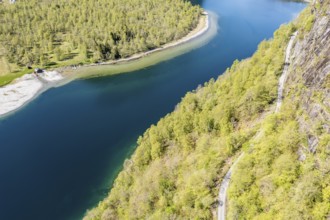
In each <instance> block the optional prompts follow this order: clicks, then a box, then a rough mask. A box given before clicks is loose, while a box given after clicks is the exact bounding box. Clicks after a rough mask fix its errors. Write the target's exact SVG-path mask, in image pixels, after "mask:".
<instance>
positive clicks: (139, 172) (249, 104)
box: [85, 7, 330, 219]
mask: <svg viewBox="0 0 330 220" xmlns="http://www.w3.org/2000/svg"><path fill="white" fill-rule="evenodd" d="M311 11H312V10H311V8H310V7H308V8H307V9H306V10H305V12H304V13H303V14H302V15H301V16H300V18H299V19H298V20H296V21H295V22H293V23H290V24H288V25H283V26H281V27H280V28H279V30H277V31H276V32H275V33H274V37H273V39H271V40H269V41H263V42H262V43H261V44H260V45H259V47H258V50H257V51H256V53H255V54H254V55H253V56H252V57H251V58H249V59H247V60H243V61H235V62H234V64H233V65H232V67H230V68H229V69H228V70H227V71H226V72H225V73H224V74H223V75H221V76H220V77H219V78H218V79H217V80H214V79H212V80H210V81H209V82H208V83H205V85H203V86H200V87H198V88H197V89H196V90H195V91H193V92H189V93H188V94H187V95H186V96H185V97H184V98H183V99H182V101H181V102H180V103H179V104H178V105H177V107H176V109H175V111H174V112H172V113H170V114H168V115H167V116H165V117H164V118H163V119H161V120H160V121H159V122H158V123H157V124H156V125H152V126H151V127H150V128H149V129H148V130H147V131H146V132H145V133H144V134H143V135H142V136H141V137H140V138H139V139H138V141H137V149H136V151H135V153H134V154H133V155H132V157H131V158H130V159H127V160H126V161H125V164H124V168H123V170H122V171H121V172H120V173H119V175H118V177H117V179H116V180H115V182H114V185H113V187H112V189H111V191H110V193H109V195H108V196H107V197H106V198H105V199H104V200H103V201H101V202H100V203H99V204H98V206H97V207H95V208H94V209H92V210H89V211H88V212H87V213H86V216H85V219H214V218H215V210H216V207H217V204H218V201H217V195H218V193H219V184H220V182H221V180H222V178H223V176H224V175H225V174H226V172H227V170H228V169H229V166H230V164H231V163H232V161H234V160H235V158H237V156H238V155H239V154H240V153H241V152H242V151H245V152H246V154H248V156H246V157H245V158H244V159H242V160H243V161H242V164H241V165H240V166H239V167H238V171H237V173H236V174H235V175H234V176H233V180H232V181H233V184H232V186H231V187H230V190H229V191H230V192H229V203H230V205H229V207H230V208H229V213H228V217H229V218H230V219H254V218H256V219H325V217H326V215H327V213H329V211H330V210H329V207H330V200H329V199H330V197H329V195H330V194H329V192H330V191H329V189H330V188H329V187H330V185H329V182H330V179H329V175H328V176H326V175H324V174H322V173H321V172H319V171H317V170H315V169H313V164H314V163H315V161H314V160H315V159H313V156H311V157H310V158H309V159H308V160H306V162H305V164H303V165H301V164H300V162H299V161H298V160H297V156H296V155H295V154H294V151H295V150H297V146H299V145H300V144H303V143H304V140H305V137H304V135H303V134H300V133H299V126H298V124H297V122H296V116H297V115H299V114H300V113H301V110H300V109H299V101H300V97H299V95H298V94H299V92H298V91H299V89H300V88H301V87H302V85H300V84H297V88H296V89H293V90H294V91H296V92H298V93H296V94H295V96H294V97H295V99H294V102H292V100H287V101H286V103H288V104H287V105H286V106H287V107H285V108H283V110H282V111H281V113H280V114H276V115H274V114H271V113H272V112H273V110H274V103H275V101H276V97H277V84H278V79H279V76H280V75H281V73H282V69H283V66H284V54H285V49H286V46H287V43H288V41H289V38H290V36H291V34H292V33H293V32H294V31H296V30H299V32H300V33H301V34H300V38H302V37H303V35H304V34H306V33H307V32H308V31H310V26H312V25H313V19H311V18H312V17H313V15H312V13H311ZM260 129H262V130H263V131H264V135H263V136H261V138H260V140H259V141H258V142H256V141H255V136H256V135H257V134H258V131H259V130H260ZM329 138H330V136H329V135H326V134H324V135H323V136H322V139H321V143H320V151H321V152H320V154H318V156H317V157H319V158H327V155H329V151H327V150H326V146H327V144H329V141H330V139H329ZM321 161H323V162H322V166H323V167H324V169H323V170H326V169H328V170H329V166H327V164H326V162H325V161H326V160H325V159H323V160H320V162H321ZM320 166H321V165H320ZM268 186H269V187H272V188H269V187H268ZM262 193H263V194H262ZM289 198H290V203H289V205H287V204H288V203H287V202H288V199H289ZM293 209H295V210H296V211H295V212H292V210H293Z"/></svg>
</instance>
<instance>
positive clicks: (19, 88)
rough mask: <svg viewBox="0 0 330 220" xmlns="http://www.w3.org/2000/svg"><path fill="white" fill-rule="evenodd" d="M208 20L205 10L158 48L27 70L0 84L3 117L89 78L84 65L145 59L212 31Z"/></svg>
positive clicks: (93, 66)
mask: <svg viewBox="0 0 330 220" xmlns="http://www.w3.org/2000/svg"><path fill="white" fill-rule="evenodd" d="M209 22H210V18H209V14H208V13H207V12H203V13H202V14H201V16H200V18H199V22H198V24H197V26H196V27H195V28H194V29H193V30H192V31H190V32H189V33H188V34H187V35H186V36H184V37H182V38H180V39H178V40H175V41H172V42H169V43H166V44H164V45H162V46H161V47H159V48H156V49H153V50H149V51H146V52H142V53H138V54H134V55H132V56H130V57H128V58H123V59H118V60H112V61H107V62H100V63H94V64H85V65H79V66H77V65H70V66H64V67H58V68H55V69H53V70H44V71H43V73H41V74H34V73H26V74H24V75H23V76H21V77H19V78H16V79H14V80H13V81H12V82H11V83H9V84H7V85H4V86H1V87H0V106H1V110H0V118H1V117H5V116H8V115H9V114H11V113H13V112H14V111H17V110H18V109H20V108H22V107H23V106H25V105H26V104H27V103H29V102H30V101H32V100H33V99H34V98H36V97H37V96H38V95H39V94H41V93H42V92H44V91H46V90H47V89H49V88H52V87H58V86H62V85H65V84H67V83H69V82H71V81H72V80H75V79H78V78H83V77H86V75H84V74H79V71H80V70H81V69H83V68H85V67H91V68H95V67H98V66H115V65H119V64H121V65H128V64H130V63H131V62H132V61H137V60H142V58H144V57H148V56H149V55H151V54H155V53H157V52H161V51H165V50H167V49H170V48H173V47H176V46H179V45H182V44H185V43H188V42H191V41H193V40H195V39H197V38H198V37H200V36H202V35H204V34H205V33H206V32H207V31H208V30H209V27H210V24H209ZM147 65H148V64H147ZM147 65H146V66H147ZM140 68H142V67H140ZM30 71H31V70H30ZM92 75H93V76H95V75H96V74H93V73H90V72H89V74H87V76H92Z"/></svg>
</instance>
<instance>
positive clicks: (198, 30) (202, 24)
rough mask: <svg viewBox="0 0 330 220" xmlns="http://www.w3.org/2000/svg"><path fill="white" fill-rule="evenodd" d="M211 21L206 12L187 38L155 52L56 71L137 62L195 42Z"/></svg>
mask: <svg viewBox="0 0 330 220" xmlns="http://www.w3.org/2000/svg"><path fill="white" fill-rule="evenodd" d="M209 20H210V19H209V14H208V12H206V11H205V12H203V14H202V15H201V18H200V20H199V23H198V25H197V27H196V28H195V29H194V30H192V31H190V32H189V33H188V34H187V35H186V36H184V37H183V38H181V39H179V40H176V41H174V42H169V43H166V44H164V45H162V46H160V47H159V48H156V49H153V50H149V51H146V52H141V53H137V54H134V55H132V56H130V57H127V58H121V59H118V60H111V61H105V62H100V63H92V64H84V65H80V66H76V67H71V66H66V67H59V68H57V69H56V70H57V71H59V72H61V73H64V75H66V73H65V71H66V70H67V69H73V68H74V69H77V68H80V67H93V66H102V65H114V64H121V63H126V62H130V61H135V60H138V59H141V58H143V57H145V56H148V55H150V54H153V53H156V52H160V51H163V50H166V49H169V48H172V47H175V46H178V45H180V44H183V43H187V42H189V41H191V40H194V39H195V38H197V37H199V36H201V35H203V34H204V33H205V32H206V31H207V30H208V29H209V26H210V24H209V22H210V21H209Z"/></svg>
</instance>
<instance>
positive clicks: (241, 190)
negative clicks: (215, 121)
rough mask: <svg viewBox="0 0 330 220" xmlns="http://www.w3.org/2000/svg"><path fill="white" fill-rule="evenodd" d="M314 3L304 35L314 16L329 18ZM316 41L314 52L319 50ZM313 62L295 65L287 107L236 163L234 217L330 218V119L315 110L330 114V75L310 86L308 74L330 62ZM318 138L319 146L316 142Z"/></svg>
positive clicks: (302, 22)
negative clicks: (329, 93)
mask: <svg viewBox="0 0 330 220" xmlns="http://www.w3.org/2000/svg"><path fill="white" fill-rule="evenodd" d="M318 4H319V3H317V4H316V7H318V6H319V5H318ZM322 4H323V6H322V7H324V8H325V9H324V8H323V9H322V8H320V9H319V10H325V11H329V8H330V7H329V5H330V4H329V1H327V2H326V1H323V3H322ZM311 7H314V6H310V7H308V8H307V9H306V10H305V11H304V12H303V13H302V14H301V16H300V17H299V18H298V20H297V21H296V23H295V29H297V30H298V31H299V33H300V34H301V36H302V38H304V37H306V35H307V34H308V32H309V31H311V30H315V29H312V26H313V24H314V19H320V20H321V19H322V18H323V17H322V16H325V15H324V14H322V13H319V11H317V12H315V13H314V15H312V14H311V12H312V10H311ZM314 10H315V9H314ZM318 31H319V33H318V34H319V35H320V36H321V34H320V33H322V32H321V31H320V30H318ZM313 34H314V35H312V36H315V35H316V36H318V34H317V33H313ZM307 37H308V36H307ZM320 41H322V43H324V45H323V46H328V45H327V44H328V42H327V39H326V38H321V37H320V38H319V39H318V42H316V43H314V45H317V44H318V43H320ZM314 45H312V46H310V47H308V52H311V51H313V50H315V47H317V46H314ZM326 48H328V49H327V50H328V51H329V47H326ZM304 52H305V51H303V52H302V53H304ZM310 60H312V59H309V58H306V60H305V63H304V64H303V65H301V68H302V70H298V71H297V70H295V71H294V70H293V69H294V68H295V66H291V68H292V69H290V71H291V72H290V74H291V79H288V80H287V82H286V85H285V86H286V88H287V94H286V95H285V99H284V102H283V104H282V107H281V111H280V112H279V113H278V114H272V115H269V116H268V117H267V118H266V119H265V120H264V121H263V122H262V124H261V129H260V131H263V133H262V135H261V136H260V137H259V138H254V139H251V140H250V141H249V142H248V143H247V145H248V147H247V148H248V149H249V150H248V152H247V153H246V154H245V156H244V158H243V159H242V160H240V162H239V163H238V164H237V166H236V167H235V171H234V172H233V176H232V182H231V185H230V188H229V204H228V207H229V210H228V218H229V219H260V220H264V219H283V220H286V219H293V220H300V219H316V220H319V219H320V220H321V219H324V220H325V219H329V217H330V163H329V162H330V161H329V156H330V134H329V131H327V130H326V129H325V127H326V126H325V125H327V124H329V121H327V119H326V117H322V116H320V115H322V114H315V113H311V111H312V110H311V109H313V108H314V109H313V110H314V111H317V108H316V107H318V106H320V109H321V108H322V110H318V112H327V113H324V114H329V113H330V110H329V108H328V107H327V106H326V105H325V103H326V101H327V100H329V98H325V96H326V93H327V92H326V89H325V88H326V83H327V82H328V81H327V80H328V78H327V77H325V78H324V80H323V84H324V85H321V86H318V85H313V84H308V83H306V82H305V80H306V78H307V77H305V78H303V75H304V74H306V72H313V73H314V75H313V77H315V78H318V77H319V78H321V77H320V76H319V74H320V73H321V72H322V70H323V69H322V68H326V62H327V60H326V58H323V59H319V60H316V61H314V62H316V63H315V64H313V63H310ZM294 65H296V64H294ZM298 65H299V64H298ZM313 65H315V66H316V67H314V66H313ZM314 68H315V69H314ZM303 71H305V72H303ZM321 82H322V81H321ZM309 95H310V97H309ZM315 109H316V110H315ZM312 137H313V138H312ZM316 137H317V144H316V145H313V144H312V143H313V141H315V140H316ZM315 146H316V147H315Z"/></svg>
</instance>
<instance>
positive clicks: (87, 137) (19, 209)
mask: <svg viewBox="0 0 330 220" xmlns="http://www.w3.org/2000/svg"><path fill="white" fill-rule="evenodd" d="M194 3H199V4H201V5H202V6H203V7H204V8H205V9H207V10H210V11H213V12H214V13H216V14H217V15H218V26H219V28H218V32H217V34H216V36H215V37H214V38H213V39H212V40H211V41H210V42H208V43H207V44H206V45H204V46H202V47H199V48H197V49H194V50H192V51H190V52H187V53H185V54H183V55H180V56H177V57H175V58H173V59H169V60H166V61H163V62H160V63H158V64H156V65H153V66H150V67H147V68H143V69H141V70H138V71H134V72H129V73H124V74H120V75H114V76H107V77H98V78H91V79H84V80H76V81H73V82H71V83H69V84H67V85H65V86H62V87H58V88H53V89H50V90H48V91H46V92H45V93H43V94H41V95H40V96H39V97H38V98H36V99H35V100H34V101H32V102H31V103H30V104H29V105H27V106H26V107H24V108H23V109H21V110H20V111H18V112H16V113H15V114H12V115H11V116H9V117H6V118H5V119H2V120H0V219H6V220H7V219H8V220H12V219H13V220H15V219H19V220H21V219H34V220H37V219H47V220H52V219H77V218H81V217H82V216H83V214H84V213H85V211H86V209H90V208H92V207H93V206H95V205H96V204H97V203H98V201H99V200H101V199H102V198H104V197H105V196H106V195H107V193H108V191H109V189H110V188H111V184H112V182H113V180H114V178H115V177H116V175H117V174H118V172H119V171H120V169H121V167H122V164H123V162H124V160H125V158H127V157H129V156H130V155H131V154H132V152H134V147H135V142H136V140H137V138H138V136H139V135H142V134H143V132H144V131H145V130H146V129H147V128H148V127H149V126H150V125H151V124H154V123H156V122H157V121H158V120H159V119H160V118H161V117H163V116H165V115H166V114H167V113H170V112H171V111H173V110H174V108H175V105H176V104H177V103H178V102H180V100H181V98H182V97H183V96H184V95H185V93H186V92H188V91H190V90H193V89H195V88H196V87H197V86H198V85H199V84H203V83H204V82H206V81H208V80H209V79H211V78H212V77H213V78H216V77H218V76H219V75H220V74H221V73H222V72H224V70H225V69H226V68H227V67H229V66H230V65H231V63H232V62H233V61H234V60H235V59H244V58H247V57H249V56H251V55H252V54H253V52H254V51H255V50H256V48H257V45H258V43H259V42H260V41H262V40H263V39H268V38H270V37H271V36H272V34H273V32H274V31H275V30H276V29H277V28H278V27H279V26H280V25H281V24H282V23H285V22H288V21H290V20H292V19H293V18H294V17H296V16H297V15H298V13H299V12H300V11H301V10H302V9H303V8H304V7H305V6H306V5H305V4H304V3H298V2H295V1H284V0H204V1H196V0H195V1H194Z"/></svg>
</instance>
